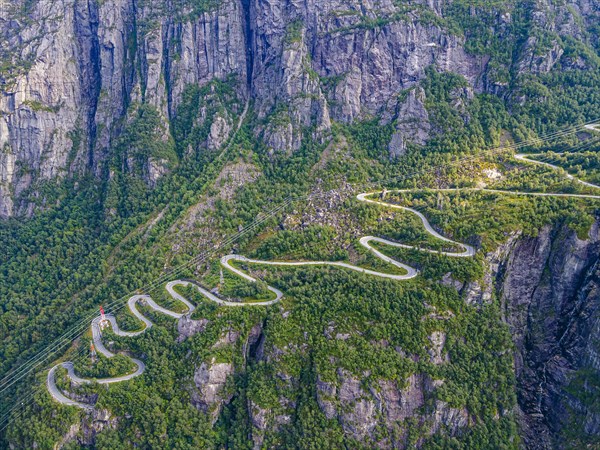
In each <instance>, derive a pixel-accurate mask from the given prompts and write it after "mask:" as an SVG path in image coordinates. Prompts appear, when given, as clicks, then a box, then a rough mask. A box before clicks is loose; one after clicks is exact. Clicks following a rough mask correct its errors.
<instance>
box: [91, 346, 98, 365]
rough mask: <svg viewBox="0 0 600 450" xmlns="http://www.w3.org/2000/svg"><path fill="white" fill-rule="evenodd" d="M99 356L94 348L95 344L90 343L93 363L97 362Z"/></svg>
mask: <svg viewBox="0 0 600 450" xmlns="http://www.w3.org/2000/svg"><path fill="white" fill-rule="evenodd" d="M97 356H98V355H97V354H96V347H94V343H93V342H91V343H90V357H91V359H92V363H95V362H96V358H97Z"/></svg>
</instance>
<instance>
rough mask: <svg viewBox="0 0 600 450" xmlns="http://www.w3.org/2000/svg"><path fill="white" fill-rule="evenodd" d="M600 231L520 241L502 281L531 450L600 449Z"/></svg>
mask: <svg viewBox="0 0 600 450" xmlns="http://www.w3.org/2000/svg"><path fill="white" fill-rule="evenodd" d="M599 261H600V230H599V228H598V223H597V222H596V223H595V224H594V225H593V227H592V228H591V230H590V233H589V236H588V238H587V239H585V240H580V239H578V237H577V235H576V233H575V232H573V231H572V230H570V229H569V228H567V227H564V226H563V227H560V226H556V227H549V226H548V227H545V228H544V229H542V230H541V231H540V233H539V235H538V236H536V237H531V238H524V239H521V240H518V241H517V242H516V244H515V245H514V247H513V249H512V250H511V251H510V253H509V255H508V258H507V259H506V261H505V263H504V264H503V267H502V270H501V274H500V275H499V277H498V285H497V287H498V288H499V291H500V298H501V301H502V304H503V312H504V316H505V320H506V322H507V323H508V324H509V326H510V329H511V334H512V336H513V340H514V343H515V346H516V353H515V371H516V376H517V383H518V406H519V411H518V415H519V419H520V424H521V427H522V436H523V439H524V443H525V445H526V446H527V448H530V449H547V448H564V447H566V446H567V444H569V445H570V446H573V447H575V448H582V447H584V446H585V445H588V444H591V443H595V444H596V445H597V444H598V443H599V442H600V410H598V408H597V401H596V400H594V399H595V398H597V395H598V387H597V380H598V376H599V374H600V360H599V358H598V354H599V352H600V347H599V343H600V326H599V324H600V264H599Z"/></svg>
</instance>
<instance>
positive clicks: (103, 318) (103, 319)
mask: <svg viewBox="0 0 600 450" xmlns="http://www.w3.org/2000/svg"><path fill="white" fill-rule="evenodd" d="M99 325H100V330H103V329H104V328H105V327H107V326H108V319H107V318H106V315H105V314H104V308H103V307H102V305H100V323H99Z"/></svg>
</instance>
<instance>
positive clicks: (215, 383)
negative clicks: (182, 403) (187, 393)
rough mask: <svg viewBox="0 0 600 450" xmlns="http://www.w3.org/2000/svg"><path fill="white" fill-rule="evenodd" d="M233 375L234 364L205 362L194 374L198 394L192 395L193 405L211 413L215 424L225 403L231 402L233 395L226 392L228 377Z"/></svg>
mask: <svg viewBox="0 0 600 450" xmlns="http://www.w3.org/2000/svg"><path fill="white" fill-rule="evenodd" d="M232 374H233V364H231V363H216V362H214V361H212V362H211V363H210V364H207V363H206V362H203V363H202V364H201V365H200V367H198V369H197V370H196V372H195V373H194V384H195V385H196V387H197V388H198V392H194V393H193V395H192V404H193V405H194V406H196V407H197V408H198V409H200V410H202V411H205V412H209V413H210V414H211V416H212V419H213V422H214V421H215V420H217V417H218V416H219V413H220V412H221V408H222V406H223V403H228V402H229V401H230V400H231V395H230V394H226V393H225V392H224V387H225V383H226V381H227V377H228V376H229V375H232Z"/></svg>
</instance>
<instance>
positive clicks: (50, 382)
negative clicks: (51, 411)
mask: <svg viewBox="0 0 600 450" xmlns="http://www.w3.org/2000/svg"><path fill="white" fill-rule="evenodd" d="M588 128H591V127H588ZM591 129H594V128H591ZM515 157H516V158H517V159H519V160H522V161H526V162H531V163H535V164H543V165H545V166H549V167H551V168H553V169H559V168H558V167H557V166H554V165H552V164H549V163H543V162H539V161H535V160H529V159H527V158H526V156H525V155H521V154H519V155H515ZM567 177H568V178H569V179H573V180H575V181H577V182H579V183H582V184H584V185H586V186H588V187H592V188H597V189H600V186H596V185H594V184H591V183H587V182H585V181H582V180H579V179H577V178H575V177H573V176H572V175H569V174H567ZM415 191H424V189H405V190H396V191H388V192H396V193H403V192H415ZM432 191H434V192H459V191H460V192H464V191H483V192H491V193H497V194H508V195H528V196H556V197H577V198H588V199H590V198H591V199H600V195H589V194H558V193H536V192H519V191H517V192H515V191H501V190H497V189H477V188H466V189H460V188H449V189H433V190H432ZM377 194H380V193H379V192H372V193H363V194H359V195H358V196H357V199H358V200H359V201H362V202H366V203H371V204H375V205H380V206H384V207H386V208H394V209H401V210H404V211H408V212H411V213H412V214H415V215H416V216H417V217H419V219H420V220H421V222H422V223H423V226H424V227H425V230H426V231H427V232H428V233H429V234H431V235H432V236H434V237H435V238H437V239H440V240H442V241H444V242H448V243H450V244H453V245H455V246H457V247H460V248H462V251H460V252H445V251H437V250H431V249H426V248H420V247H417V246H412V245H407V244H400V243H398V242H392V241H389V240H387V239H383V238H380V237H376V236H363V237H362V238H361V239H360V241H359V242H360V244H361V245H362V246H363V247H365V248H367V249H369V250H370V251H371V252H372V253H373V254H374V255H375V256H376V257H378V258H379V259H381V260H383V261H385V262H387V263H390V264H392V265H394V266H395V267H398V268H400V269H403V270H404V271H405V272H406V273H403V274H389V273H384V272H378V271H375V270H370V269H365V268H362V267H358V266H355V265H352V264H348V263H344V262H339V261H262V260H258V259H250V258H247V257H245V256H241V255H226V256H223V257H222V258H221V265H222V266H223V267H224V268H226V269H227V270H229V271H231V272H232V273H234V274H236V275H238V276H240V277H242V278H244V279H245V280H247V281H250V282H256V281H257V280H256V279H255V278H253V277H252V276H250V275H248V274H247V273H245V272H243V271H242V270H240V269H238V268H237V267H235V266H233V265H232V262H243V263H249V264H261V265H270V266H334V267H342V268H345V269H349V270H353V271H356V272H360V273H364V274H367V275H372V276H376V277H380V278H387V279H392V280H408V279H411V278H414V277H416V276H417V275H418V273H419V271H418V270H417V269H415V268H413V267H410V266H408V265H406V264H403V263H401V262H399V261H396V260H395V259H393V258H390V257H389V256H386V255H384V254H383V253H381V252H380V251H379V250H377V249H376V248H374V247H373V246H371V245H370V243H371V242H378V243H382V244H385V245H389V246H393V247H399V248H407V249H416V250H419V251H424V252H430V253H437V254H441V255H445V256H449V257H457V258H461V257H472V256H474V255H475V249H474V248H473V247H472V246H470V245H468V244H463V243H461V242H456V241H453V240H451V239H448V238H447V237H445V236H442V235H441V234H440V233H438V232H437V231H436V230H435V229H434V228H433V227H432V226H431V224H430V223H429V221H428V220H427V218H426V217H425V216H424V215H423V214H422V213H420V212H419V211H417V210H415V209H412V208H409V207H406V206H401V205H397V204H391V203H386V202H384V201H382V200H377V199H374V198H370V197H373V196H375V195H377ZM176 286H183V287H187V286H192V287H193V288H195V289H197V290H198V292H200V293H201V294H202V295H203V296H204V297H205V298H206V299H208V300H210V301H213V302H215V303H217V304H219V305H223V306H228V307H241V306H268V305H273V304H275V303H277V302H279V301H280V300H281V299H282V298H283V293H282V292H281V291H280V290H279V289H277V288H275V287H272V286H268V289H269V291H271V292H272V293H273V294H274V298H273V299H272V300H267V301H261V302H251V303H249V302H246V303H244V302H233V301H228V300H223V299H222V298H220V297H218V296H217V295H215V294H214V293H212V292H210V291H208V290H207V289H204V288H203V287H202V286H199V285H198V284H196V283H193V282H191V281H183V280H174V281H171V282H169V283H167V284H166V286H165V288H166V290H167V292H168V293H169V295H171V297H172V298H174V299H176V300H178V301H180V302H182V303H183V304H184V305H185V306H186V307H187V311H186V312H185V313H177V312H174V311H171V310H169V309H166V308H163V307H162V306H160V305H158V304H157V303H156V302H155V301H154V300H152V298H151V297H150V296H148V295H134V296H133V297H131V298H130V299H129V300H128V302H127V305H128V307H129V310H130V311H131V313H132V314H133V315H134V316H135V317H137V318H138V319H139V320H140V321H141V322H142V323H143V324H144V328H143V329H141V330H139V331H123V330H121V329H120V328H119V325H118V324H117V321H116V319H115V317H114V316H112V315H106V319H107V320H108V322H109V324H110V326H111V328H112V330H113V332H114V333H115V334H116V335H118V336H130V337H131V336H138V335H140V334H142V333H144V332H146V330H148V329H149V328H150V327H152V322H151V321H150V320H149V319H148V318H147V317H145V316H144V315H143V314H142V313H141V312H140V311H139V310H138V309H137V307H136V305H137V303H138V302H143V303H144V304H146V305H147V306H148V307H150V308H152V309H153V310H155V311H157V312H160V313H162V314H165V315H167V316H169V317H172V318H174V319H179V318H181V317H183V316H184V315H186V314H191V313H192V312H193V311H194V309H195V307H194V305H192V304H191V303H190V302H189V301H188V300H187V299H186V298H184V297H183V296H182V295H180V294H179V293H177V292H176V291H175V287H176ZM100 320H101V319H100V317H97V318H95V319H94V320H93V321H92V324H91V328H92V338H93V342H94V345H95V347H96V349H97V351H98V352H99V353H101V354H102V355H104V356H106V357H107V358H112V357H113V356H115V354H114V353H112V352H111V351H109V350H108V349H107V348H106V347H105V346H104V344H103V342H102V333H101V330H100ZM132 361H133V362H134V364H135V365H136V366H137V368H136V370H135V371H134V372H133V373H130V374H127V375H123V376H120V377H112V378H100V379H94V380H91V379H85V378H81V377H79V376H77V375H76V374H75V371H74V366H73V363H72V362H63V363H59V364H57V365H55V366H54V367H52V369H50V371H49V372H48V376H47V387H48V391H49V392H50V394H51V395H52V397H53V398H54V399H55V400H56V401H58V402H59V403H62V404H64V405H68V406H77V407H79V408H82V409H85V410H91V409H93V405H90V404H86V403H82V402H78V401H75V400H73V399H70V398H68V397H67V396H66V395H65V394H63V392H61V390H60V389H59V388H58V387H57V385H56V370H57V369H58V368H59V367H61V366H62V367H64V368H66V369H67V375H68V377H69V378H70V379H71V381H72V382H73V383H75V384H85V383H92V382H96V383H100V384H111V383H118V382H121V381H127V380H131V379H132V378H135V377H137V376H139V375H141V374H142V373H144V371H145V369H146V366H145V365H144V363H143V362H142V361H140V360H138V359H133V358H132Z"/></svg>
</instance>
